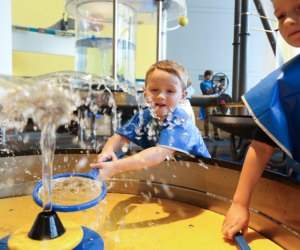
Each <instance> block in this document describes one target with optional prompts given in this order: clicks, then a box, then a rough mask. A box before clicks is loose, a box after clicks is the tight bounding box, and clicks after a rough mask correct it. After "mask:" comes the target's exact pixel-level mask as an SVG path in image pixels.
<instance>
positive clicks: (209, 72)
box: [204, 69, 213, 77]
mask: <svg viewBox="0 0 300 250" xmlns="http://www.w3.org/2000/svg"><path fill="white" fill-rule="evenodd" d="M212 75H213V72H212V70H209V69H208V70H205V72H204V77H206V76H212Z"/></svg>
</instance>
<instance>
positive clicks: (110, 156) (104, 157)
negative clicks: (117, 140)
mask: <svg viewBox="0 0 300 250" xmlns="http://www.w3.org/2000/svg"><path fill="white" fill-rule="evenodd" d="M117 159H118V158H117V156H116V154H115V153H114V152H113V151H111V152H103V153H101V154H99V155H98V156H97V162H104V161H115V160H117Z"/></svg>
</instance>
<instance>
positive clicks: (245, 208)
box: [222, 0, 300, 239]
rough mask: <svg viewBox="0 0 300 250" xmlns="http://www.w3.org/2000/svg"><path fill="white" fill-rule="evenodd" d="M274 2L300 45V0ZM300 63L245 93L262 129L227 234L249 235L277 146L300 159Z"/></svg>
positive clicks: (287, 35)
mask: <svg viewBox="0 0 300 250" xmlns="http://www.w3.org/2000/svg"><path fill="white" fill-rule="evenodd" d="M273 5H274V10H275V16H276V17H277V19H278V22H279V31H280V33H281V35H282V37H283V38H284V39H285V40H286V42H287V43H288V44H289V45H291V46H293V47H300V11H299V10H300V0H273ZM299 65H300V55H298V56H296V57H295V58H293V59H292V60H290V61H289V62H287V63H286V64H285V65H283V66H282V67H281V68H279V69H277V70H276V71H274V72H272V73H271V74H270V75H269V76H268V77H267V78H265V79H264V80H262V82H261V83H260V84H258V85H257V86H255V87H254V88H253V89H251V90H250V91H249V92H248V93H246V94H245V95H244V96H243V101H244V102H245V104H246V106H247V107H248V109H249V112H250V113H251V115H252V116H253V117H254V119H255V121H256V122H257V124H258V125H259V127H260V128H261V130H258V131H257V132H256V135H255V139H254V140H253V142H252V143H251V146H250V147H249V150H248V152H247V155H246V158H245V161H244V165H243V170H242V172H241V176H240V179H239V183H238V186H237V189H236V192H235V194H234V197H233V201H232V205H231V207H230V208H229V211H228V213H227V215H226V217H225V220H224V222H223V227H222V233H223V236H224V238H227V239H232V238H233V236H234V234H236V233H237V232H240V231H242V233H243V235H244V236H246V234H247V230H248V223H249V218H250V215H249V204H250V199H251V195H252V192H253V190H254V187H255V185H256V183H257V182H258V180H259V178H260V176H261V175H262V173H263V171H264V168H265V166H266V164H267V162H268V160H269V159H270V157H271V156H272V153H273V149H274V146H275V145H276V146H279V147H280V148H281V149H282V150H283V151H284V152H286V153H287V155H289V156H290V157H291V158H292V159H293V160H295V161H297V162H299V161H300V149H299V147H298V145H299V139H300V138H299V135H298V134H299V133H297V132H296V131H297V130H298V129H299V126H300V117H299V110H298V109H299V108H298V107H299V98H300V97H299V93H300V84H299V81H298V79H299V77H300V75H299ZM297 81H298V82H297ZM257 98H259V100H258V99H257ZM297 110H298V111H297ZM266 134H267V135H266Z"/></svg>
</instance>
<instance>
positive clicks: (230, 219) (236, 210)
mask: <svg viewBox="0 0 300 250" xmlns="http://www.w3.org/2000/svg"><path fill="white" fill-rule="evenodd" d="M249 218H250V214H249V209H248V207H245V206H242V205H240V204H237V203H234V202H233V203H232V205H231V207H230V208H229V210H228V213H227V215H226V217H225V220H224V222H223V226H222V233H223V237H224V238H226V239H230V240H232V239H233V236H234V235H235V234H236V233H238V232H240V231H242V234H243V236H244V237H246V235H247V233H248V223H249Z"/></svg>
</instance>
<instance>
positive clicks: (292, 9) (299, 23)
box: [273, 0, 300, 47]
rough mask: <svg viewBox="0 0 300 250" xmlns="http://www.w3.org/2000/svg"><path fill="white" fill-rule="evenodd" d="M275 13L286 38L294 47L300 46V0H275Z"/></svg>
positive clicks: (281, 32)
mask: <svg viewBox="0 0 300 250" xmlns="http://www.w3.org/2000/svg"><path fill="white" fill-rule="evenodd" d="M273 5H274V10H275V11H274V14H275V16H276V17H277V19H278V23H279V31H280V34H281V35H282V37H283V38H284V40H285V41H286V42H287V43H288V44H289V45H291V46H293V47H300V0H273Z"/></svg>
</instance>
